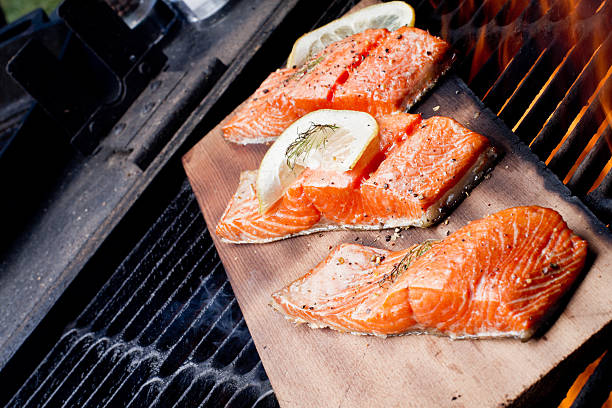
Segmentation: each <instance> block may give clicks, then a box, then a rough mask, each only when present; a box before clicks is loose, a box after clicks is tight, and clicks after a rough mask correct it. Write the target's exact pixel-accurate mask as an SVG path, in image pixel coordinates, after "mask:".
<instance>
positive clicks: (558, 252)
mask: <svg viewBox="0 0 612 408" xmlns="http://www.w3.org/2000/svg"><path fill="white" fill-rule="evenodd" d="M586 253H587V243H586V241H584V240H582V239H581V238H580V237H578V236H577V235H575V234H573V232H572V231H571V230H570V229H569V228H568V226H567V224H566V223H565V222H564V221H563V219H562V217H561V215H559V213H557V212H556V211H554V210H552V209H549V208H542V207H536V206H530V207H515V208H509V209H506V210H502V211H500V212H498V213H496V214H493V215H490V216H488V217H486V218H483V219H480V220H477V221H473V222H471V223H469V224H468V225H466V226H465V227H463V228H461V229H459V230H457V231H456V232H454V233H453V234H451V235H450V236H448V237H446V238H445V239H444V240H442V241H435V242H432V241H426V242H424V243H422V244H420V245H415V246H413V247H411V248H408V249H405V250H402V251H397V252H391V251H387V250H384V249H376V248H371V247H366V246H361V245H356V244H343V245H340V246H338V247H336V248H335V249H333V250H332V251H331V253H330V254H329V255H328V257H327V258H326V259H325V260H323V261H322V262H321V263H320V264H319V265H317V266H316V267H315V268H314V269H312V270H311V271H310V272H308V273H307V274H306V275H304V276H302V277H301V278H299V279H297V280H296V281H294V282H292V283H291V284H289V285H288V286H286V287H285V288H283V289H281V290H280V291H278V292H276V293H274V294H273V295H272V303H271V305H272V306H273V308H274V309H276V310H278V311H279V312H281V313H282V314H284V315H285V316H286V317H287V318H288V319H290V320H292V321H294V322H296V323H308V324H309V325H310V326H311V327H315V328H322V327H330V328H332V329H336V330H340V331H343V332H351V333H355V334H373V335H379V336H386V335H398V334H409V333H429V334H438V335H445V336H450V337H452V338H490V337H517V338H520V339H523V340H527V339H529V338H530V337H531V336H532V335H533V333H534V331H535V330H536V329H537V328H538V327H539V325H540V324H541V323H542V322H543V321H544V320H545V318H546V317H547V316H548V315H549V313H550V312H551V310H553V309H554V306H555V304H557V302H558V301H559V299H560V298H561V297H562V296H563V294H564V293H565V292H566V291H567V290H568V289H569V288H570V287H571V285H572V284H573V282H574V281H575V280H576V278H577V277H578V275H579V273H580V271H581V269H582V267H583V265H584V262H585V257H586Z"/></svg>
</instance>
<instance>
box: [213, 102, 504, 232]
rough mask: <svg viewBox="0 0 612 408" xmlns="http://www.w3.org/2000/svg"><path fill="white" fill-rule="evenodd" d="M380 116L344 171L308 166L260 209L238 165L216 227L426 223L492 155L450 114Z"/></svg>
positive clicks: (251, 176) (299, 228)
mask: <svg viewBox="0 0 612 408" xmlns="http://www.w3.org/2000/svg"><path fill="white" fill-rule="evenodd" d="M378 123H379V135H378V137H379V151H378V152H375V153H374V154H367V155H364V156H362V158H360V160H359V161H358V163H357V164H356V165H355V166H354V168H353V169H352V170H350V171H347V172H337V171H327V170H322V169H317V170H313V169H306V170H305V171H304V172H303V173H302V174H301V175H300V176H299V177H298V179H297V180H296V181H295V182H294V183H293V184H292V185H291V186H290V187H289V189H288V190H287V192H286V193H285V195H284V196H283V197H282V199H280V200H279V201H278V202H277V203H276V204H275V205H274V206H273V207H272V208H270V209H269V210H267V211H266V212H265V213H263V214H260V213H259V206H258V199H257V194H256V190H255V185H256V179H257V171H247V172H243V173H242V175H241V178H240V183H239V186H238V190H237V191H236V193H235V194H234V196H233V197H232V199H231V201H230V203H229V204H228V206H227V208H226V210H225V212H224V213H223V215H222V217H221V220H220V221H219V223H218V225H217V229H216V232H217V235H218V236H219V237H221V239H222V240H223V241H225V242H231V243H264V242H270V241H276V240H280V239H284V238H289V237H291V236H294V235H304V234H310V233H314V232H320V231H328V230H333V229H341V228H345V229H370V230H372V229H383V228H391V227H407V226H418V227H428V226H430V225H432V224H433V223H435V222H436V221H437V220H438V219H440V218H441V217H442V216H443V215H444V213H445V211H447V210H448V209H450V208H451V207H453V206H454V205H455V203H456V202H457V201H458V200H459V199H460V198H461V197H462V194H463V192H464V191H466V190H467V189H469V188H470V187H471V186H472V185H474V183H475V182H476V181H477V180H479V179H480V178H481V177H482V175H483V174H484V173H485V172H486V171H487V170H489V168H490V166H491V164H492V162H493V161H494V160H495V158H496V151H495V149H494V148H493V147H491V146H490V144H489V141H488V139H487V138H486V137H484V136H482V135H480V134H478V133H476V132H473V131H471V130H469V129H467V128H465V127H463V126H462V125H460V124H459V123H457V122H456V121H454V120H453V119H450V118H445V117H441V116H434V117H431V118H429V119H427V120H421V116H420V115H413V114H409V113H401V112H397V113H394V114H390V115H385V116H383V117H381V119H379V120H378Z"/></svg>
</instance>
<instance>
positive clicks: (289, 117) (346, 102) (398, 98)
mask: <svg viewBox="0 0 612 408" xmlns="http://www.w3.org/2000/svg"><path fill="white" fill-rule="evenodd" d="M451 62H452V58H451V52H450V46H449V45H448V43H446V42H445V41H443V40H441V39H440V38H437V37H434V36H432V35H430V34H429V33H427V32H426V31H423V30H420V29H418V28H413V27H401V28H399V29H398V30H396V31H393V32H390V31H388V30H386V29H368V30H365V31H363V32H361V33H358V34H354V35H352V36H350V37H347V38H345V39H343V40H340V41H337V42H334V43H332V44H330V45H328V46H327V47H326V48H325V49H324V50H322V51H321V52H320V53H318V54H317V55H315V56H313V57H312V58H311V59H310V60H309V61H307V62H306V63H305V64H304V66H302V67H301V68H294V67H288V68H283V69H279V70H277V71H275V72H273V73H272V74H270V76H269V77H268V78H267V79H266V80H265V81H264V82H263V83H262V84H261V86H260V87H259V88H258V89H257V90H256V91H255V93H254V94H253V95H252V96H251V97H249V99H247V100H246V101H245V102H244V104H243V105H242V106H241V107H240V108H239V109H238V111H237V112H236V114H235V115H234V116H232V117H231V118H230V120H229V121H228V122H227V123H226V124H225V125H224V126H223V128H222V129H223V136H224V137H225V138H226V139H227V140H229V141H232V142H235V143H240V144H249V143H265V142H270V141H273V140H275V139H276V138H277V137H278V135H280V134H281V133H282V132H283V131H284V130H285V129H286V128H287V127H288V126H289V125H290V124H291V123H293V122H294V121H296V120H297V119H298V118H301V117H302V116H304V115H306V114H307V113H310V112H313V111H315V110H318V109H348V110H358V111H363V112H368V113H370V114H371V115H372V116H374V117H375V118H376V119H379V118H380V117H382V116H383V115H386V114H389V113H393V112H396V111H403V110H407V109H409V108H410V107H411V106H412V105H413V104H414V103H416V102H417V101H418V99H419V98H420V97H421V95H423V94H424V93H425V92H426V91H427V90H428V89H429V88H431V87H432V86H433V85H434V84H435V82H436V81H437V79H438V78H439V77H440V76H441V75H442V74H443V73H444V72H446V71H447V70H448V68H449V67H450V65H451Z"/></svg>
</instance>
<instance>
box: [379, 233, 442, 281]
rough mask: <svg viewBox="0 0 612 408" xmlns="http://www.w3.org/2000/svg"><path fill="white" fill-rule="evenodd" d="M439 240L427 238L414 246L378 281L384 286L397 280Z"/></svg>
mask: <svg viewBox="0 0 612 408" xmlns="http://www.w3.org/2000/svg"><path fill="white" fill-rule="evenodd" d="M437 242H439V240H437V239H427V240H425V241H423V242H421V243H420V244H417V245H415V246H413V247H412V248H411V249H410V250H409V251H408V253H406V255H404V256H403V257H402V259H401V260H400V261H399V262H398V263H396V264H395V265H393V268H392V269H391V271H389V272H388V273H386V274H384V275H383V277H382V278H381V279H380V280H379V281H378V284H379V285H381V286H382V284H383V283H385V282H390V283H393V282H395V280H396V279H397V278H398V277H399V276H400V275H401V274H402V272H404V271H405V270H406V269H408V267H409V266H410V265H411V264H412V262H414V261H416V260H417V259H418V258H419V257H421V256H422V255H423V254H425V252H427V251H429V250H430V249H431V247H432V246H434V244H436V243H437Z"/></svg>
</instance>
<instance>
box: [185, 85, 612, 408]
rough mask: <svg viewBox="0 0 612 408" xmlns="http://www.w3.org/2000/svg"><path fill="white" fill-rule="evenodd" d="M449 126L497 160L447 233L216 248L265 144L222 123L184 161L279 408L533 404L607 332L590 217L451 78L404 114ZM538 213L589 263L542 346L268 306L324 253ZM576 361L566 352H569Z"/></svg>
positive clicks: (609, 313) (608, 280)
mask: <svg viewBox="0 0 612 408" xmlns="http://www.w3.org/2000/svg"><path fill="white" fill-rule="evenodd" d="M436 106H439V110H437V111H436V112H435V114H436V115H443V116H450V117H453V118H455V119H456V120H458V121H459V122H461V123H462V124H464V125H465V126H467V127H468V128H470V129H473V130H475V131H478V132H480V133H482V134H484V135H486V136H488V137H489V138H490V139H491V140H492V141H493V143H494V144H496V145H497V146H498V147H500V148H501V150H503V151H504V152H505V156H504V157H503V159H502V160H501V161H500V162H499V163H498V164H497V166H496V168H495V169H494V170H493V172H492V174H491V177H490V178H489V179H487V180H484V181H483V182H482V183H481V184H480V185H479V186H477V187H476V188H475V190H474V191H473V192H472V194H470V196H469V197H467V198H466V199H465V200H464V201H463V203H461V204H460V205H459V207H458V208H457V209H456V210H455V211H454V212H452V214H451V215H450V217H449V218H448V223H446V222H442V223H440V224H438V225H437V226H434V227H432V228H429V229H410V230H408V231H404V232H403V234H402V235H403V237H402V238H400V239H398V240H397V241H396V242H395V245H393V243H391V242H386V241H385V239H384V238H385V236H386V235H389V234H390V232H389V231H379V232H350V231H337V232H328V233H324V234H316V235H310V236H305V237H299V238H293V239H289V240H285V241H281V242H276V243H271V244H262V245H232V244H226V243H222V242H220V240H219V239H218V237H217V236H216V235H215V234H214V229H215V226H216V224H217V221H218V220H219V218H220V216H221V214H222V212H223V210H224V209H225V206H226V205H227V203H228V201H229V199H230V197H231V196H232V195H233V193H234V191H235V189H236V187H237V184H238V177H239V174H240V172H241V171H243V170H247V169H256V168H257V167H258V164H259V161H260V160H261V158H262V157H263V154H264V153H265V151H266V149H267V146H247V147H244V146H238V145H235V144H231V143H227V142H225V141H224V140H223V138H222V133H221V128H220V126H221V124H220V125H219V126H217V127H216V128H215V129H214V130H212V131H211V132H210V133H209V134H208V135H207V136H205V137H204V138H203V139H202V140H201V141H200V142H199V143H198V144H197V145H196V146H195V147H194V148H193V149H192V150H191V151H189V152H188V153H187V154H186V155H185V156H184V158H183V163H184V167H185V170H186V172H187V175H188V177H189V180H190V182H191V185H192V187H193V189H194V191H195V194H196V197H197V199H198V202H199V204H200V207H201V209H202V212H203V214H204V217H205V219H206V222H207V225H208V227H209V229H210V231H211V235H212V236H213V240H214V242H215V245H216V246H217V250H218V252H219V255H220V257H221V260H222V262H223V264H224V266H225V269H226V271H227V274H228V276H229V279H230V282H231V284H232V287H233V289H234V292H235V294H236V297H237V299H238V302H239V304H240V307H241V309H242V312H243V314H244V317H245V319H246V322H247V325H248V327H249V330H250V332H251V334H252V336H253V339H254V341H255V345H256V347H257V350H258V352H259V354H260V356H261V359H262V361H263V364H264V367H265V369H266V372H267V374H268V376H269V378H270V381H271V383H272V386H273V388H274V391H275V392H276V395H277V398H278V400H279V402H280V404H281V406H283V407H318V406H331V407H378V406H385V407H393V406H398V407H400V406H401V407H412V406H414V407H428V406H436V407H442V406H453V407H455V406H458V407H459V406H464V407H485V406H500V405H531V404H533V401H536V400H537V399H538V397H541V396H542V390H543V389H545V387H546V386H548V385H550V383H551V382H552V381H554V379H555V378H556V376H557V375H558V372H554V369H555V368H558V367H560V366H559V364H560V363H561V362H563V361H564V360H566V359H567V358H568V357H569V356H571V355H572V353H574V352H575V351H576V350H583V349H584V348H582V349H581V347H582V346H583V345H584V344H585V343H586V342H587V341H589V339H591V338H592V337H593V336H594V335H595V334H596V333H600V332H601V331H602V330H604V329H606V330H608V329H609V328H610V326H611V324H610V321H611V318H612V297H611V296H610V294H609V288H611V287H612V274H611V271H612V237H611V236H610V235H609V234H608V232H607V230H606V229H605V227H604V226H603V225H601V223H600V222H599V221H597V219H596V218H595V217H594V216H593V215H592V213H590V211H589V210H588V209H586V208H585V207H584V205H582V204H581V203H580V202H579V201H578V200H577V199H576V198H575V197H570V195H569V192H568V190H567V189H566V188H565V187H564V186H563V185H562V184H561V183H560V182H559V180H558V179H557V178H556V177H555V176H554V175H553V174H552V173H550V171H548V170H547V169H546V168H545V167H544V165H543V164H542V163H541V162H539V161H538V160H537V158H536V157H535V156H534V155H533V154H532V153H531V152H530V151H529V149H528V148H527V147H526V146H525V145H524V144H522V143H521V142H520V141H519V140H518V138H517V137H516V136H515V135H514V134H512V133H511V132H510V131H509V130H508V129H507V128H506V127H505V126H504V125H503V123H502V122H501V121H500V120H499V119H498V118H497V117H496V116H495V115H494V114H492V113H491V112H490V111H489V110H487V109H484V107H483V106H482V105H481V104H480V102H479V101H478V100H477V98H476V97H475V96H474V95H473V94H472V93H471V92H470V91H469V89H468V88H467V86H466V85H465V84H464V83H463V82H462V81H461V80H460V79H458V78H456V77H454V76H449V77H447V78H446V79H445V80H443V81H442V83H441V84H440V85H439V86H438V87H436V88H435V89H434V90H433V92H430V93H429V95H428V96H427V97H426V99H425V100H424V101H423V103H422V104H421V105H420V106H419V107H417V108H416V109H413V110H412V111H413V112H421V113H422V114H423V115H424V116H426V117H428V116H432V114H433V113H434V111H433V108H434V107H436ZM531 204H535V205H541V206H546V207H550V208H554V209H555V210H557V211H558V212H560V213H561V214H562V215H563V218H564V219H565V220H566V221H567V222H568V224H569V226H570V228H572V229H573V230H574V231H575V232H576V233H577V234H579V235H580V236H581V237H583V238H585V239H586V240H587V241H588V243H589V248H590V253H591V257H592V264H591V265H590V267H589V268H588V270H586V271H585V277H584V279H583V281H582V282H581V283H580V285H579V286H578V287H577V289H576V291H575V293H574V294H573V296H572V297H571V299H570V300H569V303H568V304H567V306H566V307H565V309H564V310H563V312H562V313H561V314H560V316H559V318H558V319H557V320H556V321H555V322H554V324H553V325H552V327H551V328H550V329H549V330H548V331H547V332H546V333H545V335H544V336H543V337H540V338H538V339H533V340H531V341H529V342H527V343H521V342H520V341H518V340H508V339H506V340H479V341H465V340H463V341H452V340H449V339H448V338H443V337H434V336H402V337H391V338H387V339H381V338H375V337H369V336H353V335H347V334H341V333H338V332H334V331H331V330H327V329H325V330H313V329H310V328H308V327H305V326H303V325H302V326H295V325H293V324H291V323H289V322H288V321H286V320H285V319H284V318H283V317H282V316H281V315H279V314H277V313H276V312H274V311H273V310H272V309H271V308H270V307H269V306H268V303H269V299H270V294H271V293H272V292H273V291H275V290H277V289H279V288H281V287H282V286H284V285H285V284H287V283H288V282H290V281H292V280H294V279H295V278H297V277H298V276H301V275H302V274H304V273H305V272H306V271H308V270H309V269H310V268H312V267H313V266H314V265H316V264H317V263H318V262H319V261H320V260H321V259H322V258H323V257H325V256H326V254H327V253H328V251H329V248H330V247H331V246H335V245H338V244H340V243H342V242H355V240H357V239H358V242H360V243H363V244H366V245H372V246H376V247H380V248H388V249H393V250H396V249H400V248H405V247H407V246H408V245H410V244H412V243H415V242H420V241H422V240H424V239H427V238H442V237H444V236H446V234H447V232H448V231H451V232H452V231H454V230H456V229H457V228H459V227H461V226H463V225H465V224H466V223H467V222H469V221H471V220H474V219H478V218H482V217H484V216H486V215H488V214H490V213H493V212H496V211H499V210H501V209H504V208H508V207H512V206H516V205H531ZM574 356H575V354H574Z"/></svg>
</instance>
